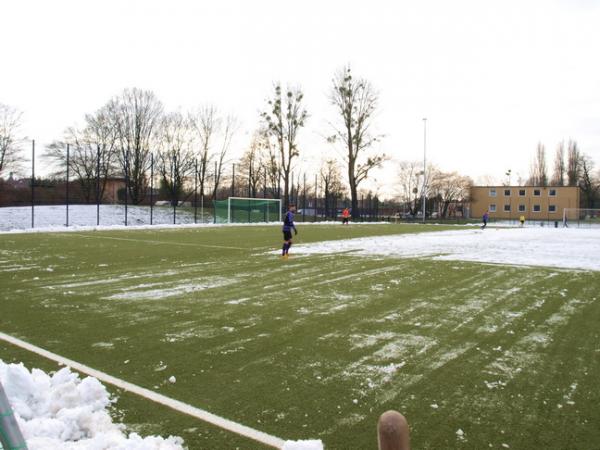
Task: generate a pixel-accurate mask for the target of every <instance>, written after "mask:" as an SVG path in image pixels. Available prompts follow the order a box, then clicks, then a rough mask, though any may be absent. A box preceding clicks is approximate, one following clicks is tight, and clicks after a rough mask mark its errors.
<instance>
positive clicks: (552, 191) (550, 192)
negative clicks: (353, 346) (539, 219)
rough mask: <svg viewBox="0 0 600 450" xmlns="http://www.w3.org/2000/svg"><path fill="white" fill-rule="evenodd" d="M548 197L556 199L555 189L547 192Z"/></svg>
mask: <svg viewBox="0 0 600 450" xmlns="http://www.w3.org/2000/svg"><path fill="white" fill-rule="evenodd" d="M548 197H556V189H550V190H548Z"/></svg>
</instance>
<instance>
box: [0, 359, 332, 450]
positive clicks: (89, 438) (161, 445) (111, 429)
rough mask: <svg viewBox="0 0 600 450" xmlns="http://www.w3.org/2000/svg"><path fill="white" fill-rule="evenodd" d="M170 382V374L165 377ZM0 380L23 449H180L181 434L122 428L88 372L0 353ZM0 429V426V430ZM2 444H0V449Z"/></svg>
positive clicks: (313, 444)
mask: <svg viewBox="0 0 600 450" xmlns="http://www.w3.org/2000/svg"><path fill="white" fill-rule="evenodd" d="M169 381H170V382H171V383H175V382H176V379H175V377H173V376H172V377H171V378H169ZM0 383H1V384H2V386H3V388H4V391H5V393H6V396H7V397H8V401H9V403H10V404H11V406H12V408H13V410H14V414H15V417H16V419H17V423H18V425H19V428H20V429H21V432H22V433H23V437H24V438H25V440H26V442H27V446H28V448H29V450H63V449H66V450H90V449H95V450H183V449H184V446H183V439H181V438H180V437H174V436H169V437H168V438H166V439H165V438H162V437H160V436H148V437H145V438H142V437H141V436H140V435H138V434H137V433H127V431H126V429H125V426H124V425H123V424H115V423H113V422H112V419H111V417H110V415H109V413H108V407H109V406H110V404H111V403H112V402H113V400H111V398H110V396H109V394H108V391H107V390H106V388H105V387H104V386H103V385H102V384H101V383H100V382H99V381H98V380H97V379H96V378H94V377H86V378H84V379H83V380H82V379H80V378H79V375H78V374H77V373H74V372H71V370H70V369H69V368H68V367H65V368H62V369H61V370H59V371H58V372H56V373H54V374H53V375H48V374H46V373H45V372H44V371H42V370H39V369H33V370H31V372H30V371H29V370H27V368H25V366H24V365H23V364H22V363H20V364H5V363H4V362H3V361H2V360H1V359H0ZM0 431H1V430H0ZM1 448H2V445H0V449H1ZM282 449H283V450H323V443H322V442H321V441H320V440H300V441H285V443H284V444H283V447H282Z"/></svg>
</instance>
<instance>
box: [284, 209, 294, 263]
mask: <svg viewBox="0 0 600 450" xmlns="http://www.w3.org/2000/svg"><path fill="white" fill-rule="evenodd" d="M295 211H296V205H293V204H291V205H290V206H288V212H287V213H285V217H284V218H283V229H282V231H283V248H282V249H281V257H282V258H283V259H287V257H288V252H289V251H290V247H291V246H292V230H294V234H298V230H297V229H296V225H294V212H295Z"/></svg>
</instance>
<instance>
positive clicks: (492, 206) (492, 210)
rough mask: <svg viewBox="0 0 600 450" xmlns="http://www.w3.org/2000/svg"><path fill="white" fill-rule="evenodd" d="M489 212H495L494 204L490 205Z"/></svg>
mask: <svg viewBox="0 0 600 450" xmlns="http://www.w3.org/2000/svg"><path fill="white" fill-rule="evenodd" d="M490 212H496V204H494V203H492V204H491V205H490Z"/></svg>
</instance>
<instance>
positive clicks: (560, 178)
mask: <svg viewBox="0 0 600 450" xmlns="http://www.w3.org/2000/svg"><path fill="white" fill-rule="evenodd" d="M565 172H566V168H565V143H564V141H561V142H560V143H559V144H558V146H557V147H556V154H555V156H554V172H553V173H552V179H551V180H550V185H552V186H564V185H565Z"/></svg>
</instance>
